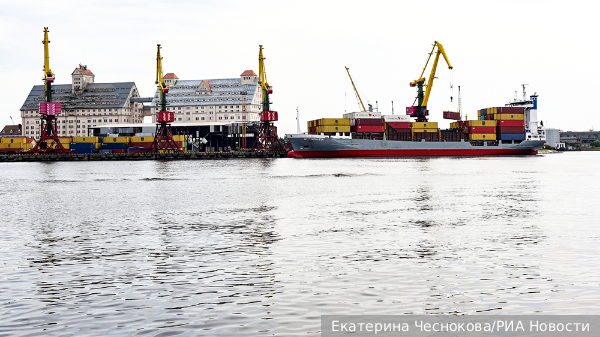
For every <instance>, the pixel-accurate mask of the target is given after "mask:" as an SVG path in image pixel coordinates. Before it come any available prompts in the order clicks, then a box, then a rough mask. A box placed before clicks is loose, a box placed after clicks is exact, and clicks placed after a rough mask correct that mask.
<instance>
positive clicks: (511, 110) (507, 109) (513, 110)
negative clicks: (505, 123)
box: [496, 106, 525, 115]
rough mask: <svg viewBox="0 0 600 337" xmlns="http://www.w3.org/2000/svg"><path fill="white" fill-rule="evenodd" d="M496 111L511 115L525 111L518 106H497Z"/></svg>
mask: <svg viewBox="0 0 600 337" xmlns="http://www.w3.org/2000/svg"><path fill="white" fill-rule="evenodd" d="M496 113H499V114H511V115H522V114H524V113H525V108H523V107H518V106H507V107H502V108H497V111H496Z"/></svg>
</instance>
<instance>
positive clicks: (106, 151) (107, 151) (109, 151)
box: [98, 150, 112, 153]
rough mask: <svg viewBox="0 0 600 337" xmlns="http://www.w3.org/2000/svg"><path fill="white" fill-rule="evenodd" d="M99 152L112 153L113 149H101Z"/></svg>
mask: <svg viewBox="0 0 600 337" xmlns="http://www.w3.org/2000/svg"><path fill="white" fill-rule="evenodd" d="M98 153H112V151H111V150H99V151H98Z"/></svg>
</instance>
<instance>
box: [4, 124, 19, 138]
mask: <svg viewBox="0 0 600 337" xmlns="http://www.w3.org/2000/svg"><path fill="white" fill-rule="evenodd" d="M9 135H21V124H17V125H6V126H5V127H4V129H2V131H0V136H9Z"/></svg>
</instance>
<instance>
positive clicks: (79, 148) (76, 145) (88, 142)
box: [69, 137, 100, 153]
mask: <svg viewBox="0 0 600 337" xmlns="http://www.w3.org/2000/svg"><path fill="white" fill-rule="evenodd" d="M69 149H70V150H71V152H73V153H98V150H99V149H100V143H98V137H73V141H72V142H71V144H70V148H69Z"/></svg>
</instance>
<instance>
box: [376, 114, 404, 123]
mask: <svg viewBox="0 0 600 337" xmlns="http://www.w3.org/2000/svg"><path fill="white" fill-rule="evenodd" d="M382 117H383V120H384V121H386V122H410V116H409V115H383V116H382Z"/></svg>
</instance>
